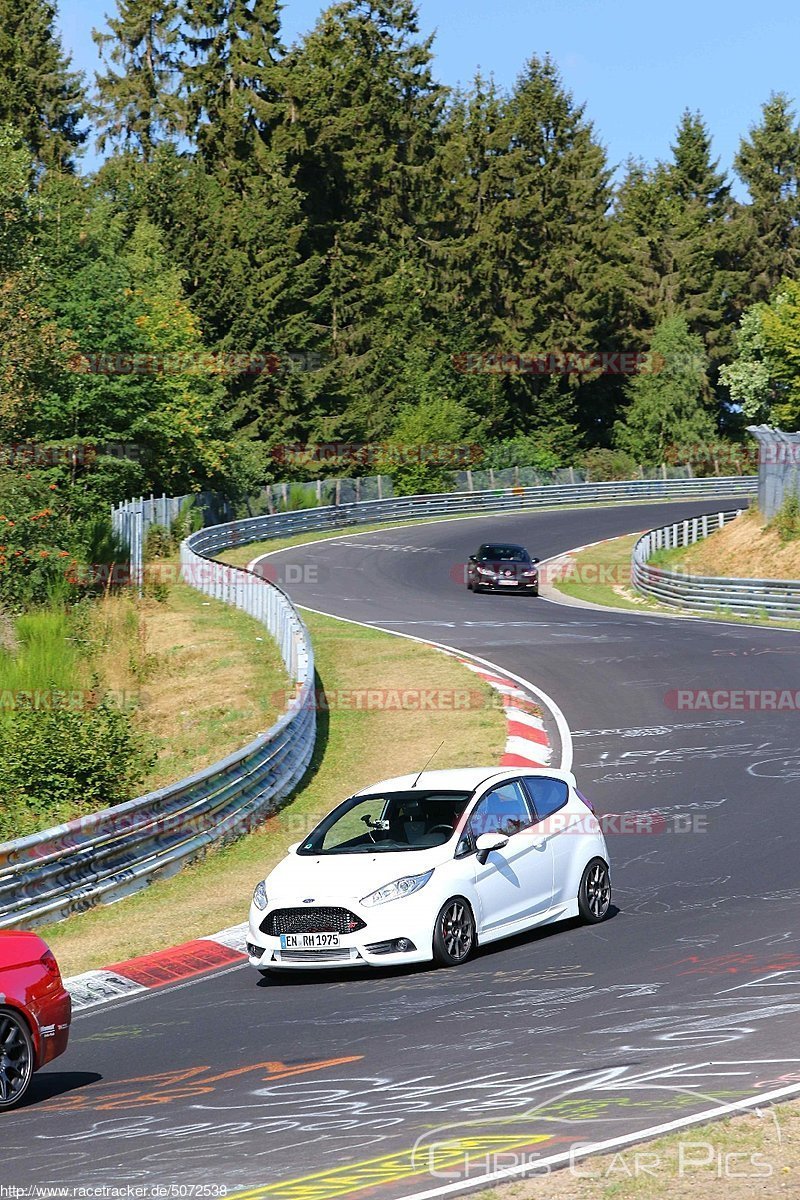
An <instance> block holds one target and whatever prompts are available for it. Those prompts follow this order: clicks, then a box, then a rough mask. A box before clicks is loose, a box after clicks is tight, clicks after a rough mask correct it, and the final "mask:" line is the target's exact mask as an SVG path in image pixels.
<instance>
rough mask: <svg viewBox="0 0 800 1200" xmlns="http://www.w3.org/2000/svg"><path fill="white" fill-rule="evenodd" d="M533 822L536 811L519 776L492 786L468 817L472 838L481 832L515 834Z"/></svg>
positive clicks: (506, 835)
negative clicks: (521, 784)
mask: <svg viewBox="0 0 800 1200" xmlns="http://www.w3.org/2000/svg"><path fill="white" fill-rule="evenodd" d="M532 824H533V810H532V808H531V805H530V802H529V800H528V797H527V796H526V794H525V792H524V791H523V789H522V788H521V787H520V785H519V782H518V781H517V780H516V779H512V780H510V781H509V782H508V783H501V784H500V785H499V786H498V787H495V788H492V790H491V791H490V792H487V793H486V795H485V796H484V797H483V799H482V800H480V801H479V802H478V804H477V806H476V808H475V811H474V812H473V814H472V816H471V817H470V819H469V832H470V835H471V837H472V839H473V842H474V840H475V838H479V837H480V835H481V834H482V833H500V834H502V835H503V837H513V836H514V834H515V833H519V832H520V830H521V829H528V828H529V827H530V826H531V825H532Z"/></svg>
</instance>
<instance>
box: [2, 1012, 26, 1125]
mask: <svg viewBox="0 0 800 1200" xmlns="http://www.w3.org/2000/svg"><path fill="white" fill-rule="evenodd" d="M33 1060H34V1049H33V1039H32V1038H31V1034H30V1030H29V1029H28V1025H27V1022H26V1021H25V1018H24V1017H23V1016H22V1015H21V1013H18V1012H17V1011H16V1010H15V1009H13V1008H7V1007H6V1006H5V1005H3V1006H1V1007H0V1112H2V1111H3V1110H4V1109H7V1108H13V1107H14V1106H15V1105H16V1104H19V1103H20V1102H21V1101H22V1100H23V1099H24V1098H25V1095H26V1093H27V1091H28V1088H29V1087H30V1086H31V1080H32V1079H33Z"/></svg>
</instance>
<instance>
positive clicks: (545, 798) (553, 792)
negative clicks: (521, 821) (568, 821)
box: [522, 775, 569, 821]
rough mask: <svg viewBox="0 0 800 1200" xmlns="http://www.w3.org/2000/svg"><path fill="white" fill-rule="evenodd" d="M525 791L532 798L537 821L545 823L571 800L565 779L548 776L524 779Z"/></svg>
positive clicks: (530, 776) (533, 776)
mask: <svg viewBox="0 0 800 1200" xmlns="http://www.w3.org/2000/svg"><path fill="white" fill-rule="evenodd" d="M522 782H523V784H524V786H525V790H526V792H527V793H528V795H529V796H530V799H531V801H532V803H533V808H534V811H535V813H536V816H535V818H534V819H535V820H536V821H544V820H546V819H547V817H551V816H552V815H553V813H556V812H558V810H559V809H560V808H563V807H564V805H565V804H566V803H567V800H568V799H569V788H568V787H567V785H566V783H564V780H563V779H549V778H548V777H547V776H546V775H529V776H527V777H526V778H524V779H523V781H522Z"/></svg>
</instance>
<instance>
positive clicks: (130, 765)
mask: <svg viewBox="0 0 800 1200" xmlns="http://www.w3.org/2000/svg"><path fill="white" fill-rule="evenodd" d="M9 695H10V694H9V693H3V695H2V697H0V701H2V702H3V704H4V710H5V711H4V713H3V715H2V717H0V790H1V791H2V795H3V806H2V809H0V838H2V839H3V840H8V839H10V838H14V837H19V836H21V835H23V834H25V833H31V832H34V831H35V830H37V829H42V828H46V827H47V826H48V825H52V824H55V823H60V822H61V821H64V820H66V819H69V818H71V817H76V816H80V815H82V814H84V813H89V812H95V811H96V810H98V809H101V808H107V807H109V806H111V805H114V804H121V803H122V802H123V801H125V800H130V799H132V797H133V796H134V795H135V794H136V787H137V785H138V784H139V783H141V781H142V779H144V777H145V775H146V774H147V772H148V770H149V769H150V767H151V766H152V765H153V763H154V762H155V758H156V754H155V751H154V749H153V747H152V745H151V743H150V741H149V739H148V738H146V737H145V735H143V734H141V733H139V732H138V731H137V730H136V729H135V728H134V727H133V726H132V724H131V721H130V714H129V713H128V712H126V711H125V709H124V706H123V705H120V704H117V703H114V701H113V699H109V698H107V697H102V698H100V699H99V700H98V702H97V703H96V704H94V706H91V703H90V699H91V698H89V702H88V703H86V704H84V703H77V702H76V701H74V699H73V696H74V694H71V693H69V692H67V693H66V694H65V697H64V699H63V701H62V702H61V703H59V702H57V699H56V698H55V697H53V694H52V693H50V696H49V701H50V703H51V704H52V707H49V708H48V707H46V706H45V705H43V704H42V705H40V703H39V702H38V701H37V698H36V696H35V695H34V696H33V697H29V698H20V697H19V696H15V697H14V698H13V708H9V703H8V700H9ZM87 695H88V694H87V693H80V692H79V693H77V696H78V697H86V696H87ZM73 704H75V706H74V707H73Z"/></svg>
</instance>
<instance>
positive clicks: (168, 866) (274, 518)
mask: <svg viewBox="0 0 800 1200" xmlns="http://www.w3.org/2000/svg"><path fill="white" fill-rule="evenodd" d="M755 486H756V480H755V478H754V477H750V476H741V477H739V476H736V477H726V478H709V479H655V480H631V481H627V482H622V483H595V484H587V483H584V484H580V483H579V484H575V485H571V484H562V485H556V486H547V485H542V486H538V487H520V488H510V489H504V490H502V491H486V492H464V493H450V494H443V495H433V496H410V497H398V498H392V499H387V500H373V501H365V502H362V503H352V504H346V505H331V506H327V507H322V508H315V509H297V510H293V511H289V512H282V513H272V514H264V515H263V516H258V517H249V518H246V519H245V520H242V521H229V522H225V523H221V524H215V525H212V526H209V527H207V528H204V529H201V530H200V531H199V532H197V533H193V534H191V535H190V536H189V537H188V538H187V539H186V540H185V541H184V542H183V543H182V545H181V567H182V571H183V575H184V578H185V579H186V581H187V582H189V583H191V584H192V585H193V586H195V587H197V588H198V589H199V590H200V591H202V592H203V593H204V594H206V595H208V596H212V597H214V598H215V599H218V600H222V601H223V602H225V603H227V604H232V605H234V606H235V607H237V608H240V609H242V611H244V612H247V613H249V614H250V615H251V616H253V617H255V618H256V619H257V620H259V621H261V622H262V624H264V626H265V627H266V628H267V629H268V630H269V632H270V634H271V635H272V636H273V637H274V638H275V639H276V641H277V642H278V644H279V646H280V649H281V654H282V656H283V661H284V664H285V666H286V670H287V672H288V674H289V677H290V679H291V680H292V682H293V683H294V684H295V687H296V690H297V695H296V697H295V699H294V700H293V702H292V703H291V705H290V706H289V708H288V710H287V712H286V713H285V714H284V715H283V716H282V717H281V718H280V720H279V721H278V722H277V723H276V724H275V725H273V727H272V728H271V729H270V730H268V731H267V732H266V733H264V734H262V735H260V736H259V737H258V738H256V739H254V741H253V742H251V743H250V745H248V746H245V747H244V748H243V749H242V750H239V751H237V752H236V753H235V754H231V755H229V756H228V757H227V758H225V759H223V760H222V762H219V763H215V764H214V765H213V766H210V767H208V768H206V769H205V770H203V771H199V772H197V773H196V774H195V775H192V776H190V777H189V778H188V779H183V780H181V781H180V782H178V783H176V784H172V785H170V786H169V787H166V788H162V789H160V790H159V791H155V792H151V793H149V794H148V795H146V796H141V797H139V798H138V799H135V800H131V801H129V802H128V803H127V804H121V805H117V806H116V807H114V808H109V809H106V810H104V811H102V812H98V813H93V814H91V815H89V816H86V817H82V818H80V819H77V820H74V821H70V822H68V823H66V824H64V825H60V826H58V827H56V828H54V829H48V830H44V831H43V832H41V833H36V834H31V835H30V836H28V837H24V838H19V839H17V840H15V841H12V842H6V843H4V844H3V845H0V928H4V927H9V926H18V925H23V924H24V925H35V924H38V923H42V922H45V921H55V920H59V919H61V918H63V917H66V916H69V915H70V914H71V913H74V912H80V911H83V910H84V909H88V908H91V907H92V906H94V905H96V904H99V903H104V902H108V901H110V900H116V899H119V898H120V897H122V896H125V895H127V894H129V893H132V892H134V891H136V890H138V889H139V888H142V887H144V886H146V885H147V884H148V883H149V882H151V881H152V880H153V879H156V878H159V877H164V876H167V875H169V874H171V873H173V872H175V871H176V870H178V869H179V868H180V867H181V866H182V865H184V864H186V863H188V862H191V861H192V860H193V859H195V858H197V857H199V856H200V855H201V854H203V852H204V851H205V850H206V849H207V847H209V846H211V845H214V844H219V843H221V842H224V841H226V840H228V839H230V838H233V837H236V836H238V835H240V834H242V833H244V832H247V831H248V830H249V829H252V828H253V827H254V826H256V825H258V824H259V823H260V822H261V821H263V819H264V817H265V816H266V815H268V814H269V813H270V812H272V811H274V810H275V809H276V808H278V807H279V806H280V804H281V803H282V802H283V801H285V799H286V797H287V796H288V795H289V794H290V793H291V791H292V789H293V788H294V787H295V786H296V785H297V783H298V782H299V781H300V779H301V778H302V776H303V774H304V773H305V770H306V768H307V766H308V764H309V762H310V760H311V756H312V753H313V749H314V738H315V732H316V716H315V704H314V656H313V650H312V646H311V641H310V638H309V636H308V632H307V630H306V628H305V625H304V624H303V622H302V620H301V618H300V616H299V614H298V613H297V611H296V610H295V609H294V607H293V606H292V604H291V602H290V600H289V599H288V597H287V596H286V595H285V594H284V593H283V592H282V591H281V590H280V589H279V588H277V587H276V586H275V585H274V584H271V583H268V582H267V581H265V580H262V579H259V578H257V577H256V576H254V575H252V574H250V573H249V572H247V571H245V570H242V569H241V568H236V567H232V566H228V565H227V564H225V563H221V562H217V561H215V560H214V559H213V556H214V554H217V553H219V552H220V551H221V550H224V549H231V548H233V547H236V546H240V545H246V544H247V543H250V542H256V541H262V540H268V539H270V538H275V537H281V536H285V535H290V534H297V533H303V532H314V531H325V530H330V529H347V528H350V527H352V526H358V525H368V524H372V523H380V522H386V521H392V522H397V521H402V520H406V519H409V520H414V519H419V518H426V517H435V516H449V517H457V516H463V515H468V514H470V513H480V512H508V513H513V512H524V511H526V510H529V509H536V508H548V507H552V506H560V505H569V504H576V505H580V504H586V503H604V502H610V501H617V502H635V501H637V500H639V501H641V500H667V499H676V498H684V499H689V498H696V499H703V498H706V497H715V496H720V495H727V496H738V497H746V496H749V495H751V494H752V493H753V492H754V490H755ZM163 499H164V498H162V500H161V501H154V502H153V504H152V506H151V511H150V512H149V513H148V515H149V516H152V517H153V519H154V520H155V519H158V518H161V519H160V520H158V523H159V524H162V523H163V524H168V523H169V522H168V519H164V517H165V515H166V518H169V513H170V512H171V511H173V509H174V512H175V515H177V513H178V512H179V511H180V507H181V504H182V502H183V498H178V499H173V500H172V501H171V506H165V505H164V503H163ZM143 503H147V502H142V501H131V502H129V503H128V504H125V505H121V506H120V507H119V508H117V509H116V510H115V513H114V520H115V525H116V527H117V528H118V530H120V531H121V532H124V528H125V525H126V522H128V521H129V520H130V521H132V522H133V523H134V524H135V525H136V526H137V527H138V538H137V542H136V549H137V551H138V553H139V554H141V547H142V544H143V538H142V536H141V533H142V524H141V518H142V516H143V507H142V505H143ZM159 503H160V504H161V505H162V509H161V510H160V511H159V509H158V508H157V505H158V504H159ZM175 506H177V507H175ZM137 514H139V515H138V517H137ZM131 550H132V551H133V550H134V546H133V545H132V546H131ZM134 569H135V567H134V565H133V564H132V571H133V570H134ZM139 569H141V558H140V559H139Z"/></svg>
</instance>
